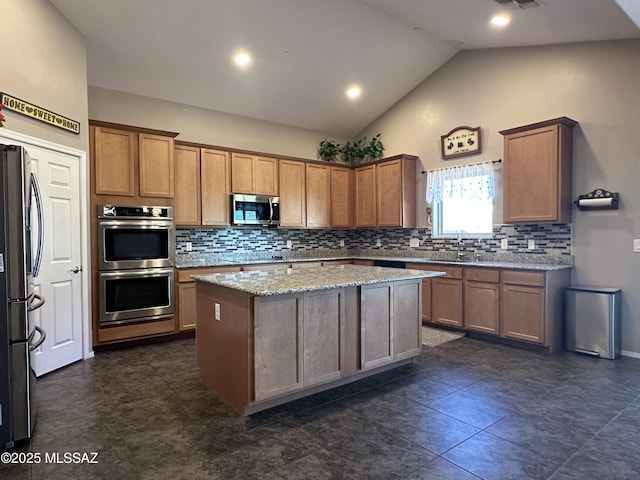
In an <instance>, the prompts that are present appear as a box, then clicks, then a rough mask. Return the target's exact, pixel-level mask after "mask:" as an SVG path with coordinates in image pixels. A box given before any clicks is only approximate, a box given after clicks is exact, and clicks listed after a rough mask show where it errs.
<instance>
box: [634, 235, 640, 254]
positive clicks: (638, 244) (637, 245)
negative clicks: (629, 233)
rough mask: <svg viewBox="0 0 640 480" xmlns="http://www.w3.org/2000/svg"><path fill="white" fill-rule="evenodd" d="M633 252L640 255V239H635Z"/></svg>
mask: <svg viewBox="0 0 640 480" xmlns="http://www.w3.org/2000/svg"><path fill="white" fill-rule="evenodd" d="M633 251H634V252H636V253H640V238H634V239H633Z"/></svg>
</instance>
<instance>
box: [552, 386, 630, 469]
mask: <svg viewBox="0 0 640 480" xmlns="http://www.w3.org/2000/svg"><path fill="white" fill-rule="evenodd" d="M638 399H640V395H638V396H636V398H634V399H633V400H632V401H631V402H629V404H628V405H627V406H626V407H624V408H623V409H622V410H621V411H620V412H618V414H616V415H615V416H614V417H613V418H612V419H611V420H609V421H608V422H607V423H606V424H605V425H604V426H603V427H602V428H600V430H598V431H597V432H596V433H594V434H593V435H592V436H591V438H589V440H587V441H586V442H584V443H583V444H582V445H581V446H580V448H578V450H576V451H575V452H573V454H572V455H571V456H570V457H569V458H567V459H566V460H565V461H564V462H563V463H562V464H561V465H560V466H558V468H556V469H555V470H554V471H553V472H552V473H551V475H549V476H548V477H547V479H548V480H551V479H553V477H554V476H555V475H556V473H558V471H559V470H560V469H561V468H562V467H564V466H565V465H566V464H567V463H569V462H570V461H571V460H572V459H573V458H574V457H575V456H576V455H578V453H580V452H581V451H582V449H583V448H584V447H585V446H586V445H587V444H588V443H589V442H591V441H592V440H593V439H594V438H596V437H597V436H598V435H600V433H602V431H603V430H604V429H605V428H607V427H608V426H609V425H611V424H612V423H613V422H614V421H616V420H617V419H618V417H620V415H622V414H623V413H624V412H625V411H627V409H628V408H629V407H630V406H631V405H632V404H634V403H635V402H637V401H638Z"/></svg>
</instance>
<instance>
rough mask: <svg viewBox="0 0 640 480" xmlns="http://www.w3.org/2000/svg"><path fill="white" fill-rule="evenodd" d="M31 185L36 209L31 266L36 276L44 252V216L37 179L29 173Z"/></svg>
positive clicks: (33, 174)
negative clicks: (33, 258)
mask: <svg viewBox="0 0 640 480" xmlns="http://www.w3.org/2000/svg"><path fill="white" fill-rule="evenodd" d="M31 185H33V192H34V194H35V196H36V208H37V210H38V250H37V252H36V259H35V262H34V265H33V276H34V278H35V277H37V276H38V273H39V272H40V266H41V265H42V252H43V250H44V215H43V212H42V196H41V195H40V187H39V186H38V179H37V178H36V174H35V173H33V172H31Z"/></svg>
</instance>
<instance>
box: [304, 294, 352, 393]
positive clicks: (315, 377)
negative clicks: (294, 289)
mask: <svg viewBox="0 0 640 480" xmlns="http://www.w3.org/2000/svg"><path fill="white" fill-rule="evenodd" d="M344 295H345V292H344V289H341V288H337V289H331V290H320V291H317V292H306V293H305V294H304V315H303V332H304V333H303V349H302V352H303V354H304V358H303V362H302V363H303V384H304V386H305V387H307V386H310V385H316V384H319V383H325V382H330V381H332V380H337V379H339V378H341V377H342V365H341V361H342V357H343V356H344V353H343V347H344V346H343V344H342V342H343V341H342V339H343V338H344V328H345V300H344Z"/></svg>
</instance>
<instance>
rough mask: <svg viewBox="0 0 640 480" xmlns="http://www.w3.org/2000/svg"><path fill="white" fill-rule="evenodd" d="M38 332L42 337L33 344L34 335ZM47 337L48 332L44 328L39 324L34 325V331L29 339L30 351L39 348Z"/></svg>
mask: <svg viewBox="0 0 640 480" xmlns="http://www.w3.org/2000/svg"><path fill="white" fill-rule="evenodd" d="M36 332H38V333H39V334H40V338H39V339H38V341H37V342H36V343H34V344H33V345H32V344H31V340H33V336H34V335H35V333H36ZM46 338H47V333H46V332H45V331H44V330H43V329H42V328H40V327H39V326H38V325H36V326H35V327H33V332H31V335H29V339H28V343H29V351H30V352H32V351H33V350H35V349H36V348H38V347H39V346H40V345H42V344H43V343H44V341H45V339H46Z"/></svg>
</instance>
